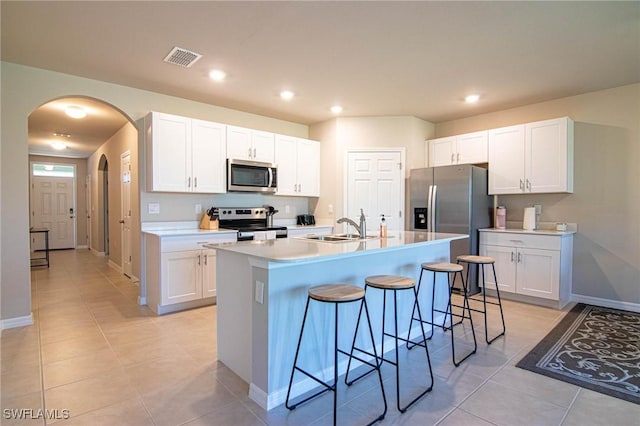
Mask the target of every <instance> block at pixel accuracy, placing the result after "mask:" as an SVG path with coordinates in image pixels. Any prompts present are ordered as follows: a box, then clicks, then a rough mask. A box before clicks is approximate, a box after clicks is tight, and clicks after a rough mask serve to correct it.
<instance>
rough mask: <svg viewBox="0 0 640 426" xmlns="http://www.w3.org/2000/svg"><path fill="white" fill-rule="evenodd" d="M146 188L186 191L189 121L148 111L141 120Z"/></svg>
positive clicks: (184, 118) (189, 134) (188, 157)
mask: <svg viewBox="0 0 640 426" xmlns="http://www.w3.org/2000/svg"><path fill="white" fill-rule="evenodd" d="M145 127H146V129H145V131H146V134H145V141H146V143H145V145H146V151H147V189H148V190H149V191H168V192H184V191H187V179H188V174H189V171H188V168H189V167H190V165H189V166H187V162H188V161H189V159H190V148H191V147H190V144H191V120H190V119H189V118H186V117H178V116H175V115H169V114H162V113H157V112H152V113H151V114H149V115H148V116H147V117H146V119H145Z"/></svg>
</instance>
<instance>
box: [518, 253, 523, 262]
mask: <svg viewBox="0 0 640 426" xmlns="http://www.w3.org/2000/svg"><path fill="white" fill-rule="evenodd" d="M518 263H522V253H520V252H518Z"/></svg>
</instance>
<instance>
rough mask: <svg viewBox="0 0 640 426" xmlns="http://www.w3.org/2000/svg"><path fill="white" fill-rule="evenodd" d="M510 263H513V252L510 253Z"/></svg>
mask: <svg viewBox="0 0 640 426" xmlns="http://www.w3.org/2000/svg"><path fill="white" fill-rule="evenodd" d="M511 263H513V252H511Z"/></svg>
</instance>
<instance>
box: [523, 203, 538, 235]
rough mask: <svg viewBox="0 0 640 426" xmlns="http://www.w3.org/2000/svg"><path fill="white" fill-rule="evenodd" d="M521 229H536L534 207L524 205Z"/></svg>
mask: <svg viewBox="0 0 640 426" xmlns="http://www.w3.org/2000/svg"><path fill="white" fill-rule="evenodd" d="M522 229H525V230H527V231H533V230H534V229H536V208H535V207H525V208H524V218H523V220H522Z"/></svg>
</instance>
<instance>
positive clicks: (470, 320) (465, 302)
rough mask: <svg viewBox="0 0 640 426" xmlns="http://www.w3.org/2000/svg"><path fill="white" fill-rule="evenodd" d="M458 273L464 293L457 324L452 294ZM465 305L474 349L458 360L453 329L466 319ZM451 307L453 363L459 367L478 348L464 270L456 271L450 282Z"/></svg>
mask: <svg viewBox="0 0 640 426" xmlns="http://www.w3.org/2000/svg"><path fill="white" fill-rule="evenodd" d="M456 274H460V279H461V280H462V294H463V300H462V317H461V319H460V322H458V323H456V324H453V307H452V306H451V296H452V294H453V285H454V284H455V282H456ZM465 307H466V308H467V311H468V312H469V323H470V324H471V334H472V335H473V351H471V352H469V353H468V354H467V355H465V356H464V357H463V358H462V359H461V360H459V361H456V345H455V342H454V336H453V329H454V327H453V326H454V325H457V324H461V323H462V322H463V321H464V319H465V313H464V310H465ZM449 308H450V309H451V310H450V312H449V318H450V321H451V359H452V361H453V365H454V366H456V367H457V366H459V365H460V364H462V362H463V361H464V360H465V359H467V358H469V357H470V356H471V355H473V354H475V353H476V351H477V350H478V342H477V341H476V332H475V330H474V329H473V319H472V318H471V309H470V307H469V301H468V300H467V285H466V284H465V282H464V277H463V276H462V272H455V273H454V275H453V282H452V283H450V292H449ZM445 316H446V315H445Z"/></svg>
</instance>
